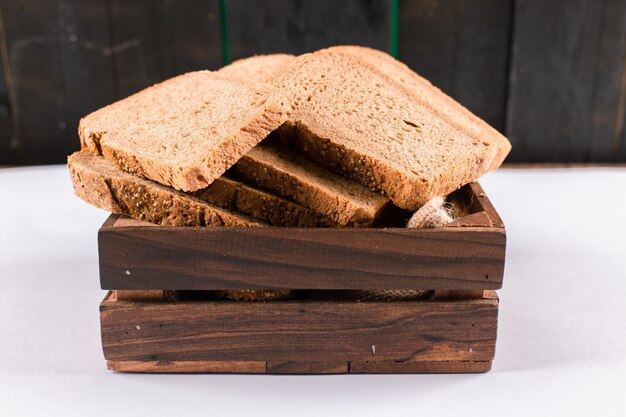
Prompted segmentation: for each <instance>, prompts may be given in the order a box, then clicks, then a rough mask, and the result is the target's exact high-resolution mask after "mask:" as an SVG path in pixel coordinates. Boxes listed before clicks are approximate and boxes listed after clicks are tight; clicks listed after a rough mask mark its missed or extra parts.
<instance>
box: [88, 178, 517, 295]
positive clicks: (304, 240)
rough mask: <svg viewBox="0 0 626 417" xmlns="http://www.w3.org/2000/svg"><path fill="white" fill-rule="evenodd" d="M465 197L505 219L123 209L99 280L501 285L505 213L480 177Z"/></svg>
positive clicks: (279, 285)
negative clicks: (389, 223)
mask: <svg viewBox="0 0 626 417" xmlns="http://www.w3.org/2000/svg"><path fill="white" fill-rule="evenodd" d="M460 195H461V196H464V197H463V198H465V199H466V202H465V203H462V204H464V205H465V206H467V207H466V208H464V209H463V210H462V211H463V213H475V212H477V211H480V212H484V213H487V214H488V215H489V216H490V217H489V219H490V221H491V223H492V224H495V225H496V226H498V227H485V226H484V225H480V227H446V228H438V229H406V228H387V229H381V228H369V229H349V228H348V229H319V228H318V229H315V228H311V229H307V228H260V229H252V228H247V229H237V228H209V227H205V228H189V227H162V226H153V225H152V226H153V227H143V226H142V225H146V224H148V223H145V222H137V221H134V220H125V218H124V217H120V218H119V219H118V220H117V221H116V222H115V223H113V224H112V225H111V223H107V224H105V225H103V227H102V228H101V229H100V232H99V237H98V240H99V252H100V281H101V286H102V288H105V289H118V290H224V289H235V290H237V289H283V288H289V289H356V290H360V289H391V290H399V289H416V288H422V289H423V288H427V289H454V290H471V289H475V290H484V289H497V288H500V287H501V285H502V277H503V272H504V256H505V243H506V236H505V232H504V228H503V226H504V225H503V224H502V220H501V219H500V217H499V216H498V215H497V213H496V211H495V209H494V208H493V206H492V205H491V203H490V202H489V200H488V198H487V196H486V195H485V194H484V192H483V191H482V188H480V186H479V185H477V184H476V185H470V186H468V187H465V188H464V189H462V190H460ZM459 204H461V203H459ZM285 254H289V256H285ZM381 285H382V286H384V288H381Z"/></svg>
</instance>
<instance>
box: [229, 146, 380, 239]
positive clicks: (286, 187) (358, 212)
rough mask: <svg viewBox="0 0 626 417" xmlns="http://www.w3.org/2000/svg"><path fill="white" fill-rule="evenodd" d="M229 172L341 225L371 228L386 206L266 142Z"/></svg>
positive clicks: (367, 192) (369, 193) (375, 196)
mask: <svg viewBox="0 0 626 417" xmlns="http://www.w3.org/2000/svg"><path fill="white" fill-rule="evenodd" d="M232 170H233V171H234V172H235V173H236V174H237V175H238V176H239V177H241V178H243V179H244V180H245V181H246V182H247V183H249V184H253V185H254V186H258V187H261V188H265V189H268V190H270V191H272V192H273V193H276V194H279V195H281V196H284V197H287V198H290V199H292V200H294V201H296V202H298V203H300V204H302V205H303V206H305V207H309V208H311V209H313V210H315V211H316V212H317V213H320V214H323V215H324V216H327V217H329V218H330V219H332V220H333V221H334V222H337V223H339V224H340V225H342V226H356V227H367V226H371V225H372V224H373V223H374V222H375V220H376V219H377V218H378V217H379V216H380V215H381V213H383V211H384V210H385V208H386V207H387V206H388V204H390V203H389V200H388V199H386V198H385V197H382V196H381V195H379V194H376V193H374V192H373V191H371V190H369V189H368V188H366V187H364V186H362V185H361V184H358V183H356V182H354V181H351V180H349V179H347V178H344V177H342V176H339V175H336V174H334V173H332V172H330V171H328V170H326V169H324V168H322V167H321V166H319V165H317V164H315V163H313V162H311V161H309V160H308V159H306V158H304V157H303V156H300V155H297V154H296V153H294V152H293V151H292V150H290V149H287V148H284V147H280V146H278V145H276V144H275V143H273V142H272V141H268V140H266V141H263V142H261V143H260V144H258V145H257V146H255V147H254V148H253V149H251V150H250V151H249V152H248V153H247V154H245V155H244V156H243V157H242V158H241V159H240V160H239V161H237V163H236V164H235V165H234V166H233V168H232Z"/></svg>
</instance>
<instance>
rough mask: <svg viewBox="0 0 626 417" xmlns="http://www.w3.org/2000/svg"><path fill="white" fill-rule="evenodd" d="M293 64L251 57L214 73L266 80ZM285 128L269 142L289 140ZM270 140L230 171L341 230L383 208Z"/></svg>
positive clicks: (369, 220)
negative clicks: (306, 208)
mask: <svg viewBox="0 0 626 417" xmlns="http://www.w3.org/2000/svg"><path fill="white" fill-rule="evenodd" d="M294 59H295V57H294V56H293V55H284V54H274V55H257V56H253V57H250V58H246V59H243V60H239V61H235V62H233V63H232V64H230V65H228V66H226V67H224V68H222V69H221V70H219V72H220V73H222V74H224V75H228V76H230V77H241V78H244V79H254V80H257V81H265V82H266V81H272V80H273V79H274V77H275V76H276V75H277V74H280V71H281V70H282V68H283V67H285V65H287V64H288V63H289V62H291V61H293V60H294ZM291 126H292V125H291V124H289V123H287V124H285V125H283V126H281V128H279V129H278V130H279V131H276V132H274V133H273V134H272V135H271V137H273V138H274V139H280V140H283V141H284V140H286V141H289V140H290V136H291V135H292V134H293V131H292V130H291ZM281 136H282V137H283V138H281ZM271 137H270V138H268V139H267V140H266V141H264V142H263V143H262V144H261V145H259V146H257V147H256V148H253V149H252V150H251V151H250V152H248V153H247V154H246V155H245V156H244V157H242V159H240V160H239V162H237V164H235V166H234V167H233V168H232V170H233V171H234V172H236V173H237V174H238V175H239V176H240V177H241V178H243V179H244V180H246V181H247V182H249V183H251V184H254V185H256V186H260V187H263V188H265V189H268V190H271V191H272V192H274V193H277V194H280V195H282V196H284V197H287V198H290V199H292V200H294V201H297V202H298V203H300V204H302V205H303V206H306V207H309V208H311V209H313V210H315V211H316V212H318V213H320V214H322V215H325V216H329V217H330V218H332V219H333V220H334V221H336V222H338V223H339V224H341V225H344V226H371V225H372V224H373V223H374V221H375V220H376V219H377V218H378V217H380V215H381V213H382V212H383V211H384V209H385V207H386V206H387V205H388V203H389V202H388V200H387V199H385V198H383V197H381V196H380V195H379V194H377V193H374V192H371V191H370V190H368V189H367V188H365V187H363V186H361V185H359V184H357V183H355V182H353V181H349V180H346V179H345V178H343V177H341V176H339V175H336V174H332V173H331V172H329V171H327V170H326V169H323V168H321V167H320V166H318V165H316V164H313V163H311V162H310V161H308V160H306V159H304V158H302V157H300V156H298V155H296V154H294V153H293V152H290V151H289V150H288V149H284V148H281V147H279V146H275V145H273V144H270V143H268V141H271V140H272V139H271Z"/></svg>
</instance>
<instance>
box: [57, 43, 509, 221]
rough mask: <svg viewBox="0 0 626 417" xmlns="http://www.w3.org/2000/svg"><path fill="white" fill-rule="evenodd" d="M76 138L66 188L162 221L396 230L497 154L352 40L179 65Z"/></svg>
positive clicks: (395, 67) (423, 88)
mask: <svg viewBox="0 0 626 417" xmlns="http://www.w3.org/2000/svg"><path fill="white" fill-rule="evenodd" d="M79 136H80V140H81V148H82V149H81V150H80V151H79V152H76V153H75V154H73V155H71V156H70V157H69V168H70V171H71V175H72V181H73V183H74V188H75V190H76V194H77V195H78V196H79V197H81V198H82V199H84V200H85V201H87V202H89V203H91V204H93V205H95V206H97V207H99V208H102V209H105V210H108V211H110V212H114V213H119V214H124V215H127V216H130V217H132V218H135V219H138V220H146V221H149V222H153V223H157V224H162V225H173V226H235V227H264V226H297V227H374V226H389V225H394V226H400V225H403V224H406V220H407V219H408V217H409V216H410V213H411V212H413V211H416V210H418V209H419V208H420V207H421V206H423V205H424V204H425V203H426V202H428V201H429V200H430V199H432V198H433V197H437V196H445V195H447V194H449V193H450V192H452V191H454V190H456V189H458V188H459V187H461V186H463V185H464V184H467V183H469V182H472V181H475V180H476V179H478V177H480V176H481V175H482V174H484V173H485V172H487V171H489V170H493V169H495V168H497V167H498V166H499V165H500V164H501V163H502V161H503V159H504V158H505V157H506V155H507V154H508V152H509V150H510V144H509V142H508V141H507V139H506V138H505V137H504V136H502V135H501V134H500V133H498V132H497V131H496V130H495V129H493V128H491V127H490V126H489V125H487V124H486V123H485V122H483V121H482V120H480V119H479V118H478V117H476V116H475V115H473V114H472V113H471V112H469V111H468V110H467V109H465V108H464V107H463V106H461V105H460V104H459V103H457V102H456V101H454V100H453V99H451V98H450V97H448V96H447V95H445V94H444V93H442V92H441V91H440V90H439V89H437V88H436V87H434V86H432V85H431V84H430V83H429V82H428V81H427V80H425V79H423V78H421V77H420V76H418V75H417V74H415V73H414V72H413V71H411V70H410V69H409V68H408V67H406V66H405V65H404V64H402V63H400V62H398V61H397V60H395V59H394V58H392V57H390V56H389V55H387V54H385V53H383V52H380V51H376V50H373V49H368V48H363V47H356V46H337V47H332V48H328V49H323V50H320V51H317V52H314V53H309V54H305V55H301V56H297V57H296V56H291V55H266V56H256V57H252V58H248V59H244V60H240V61H237V62H235V63H233V64H231V65H229V66H227V67H224V68H222V69H221V70H219V71H217V72H210V71H198V72H192V73H188V74H184V75H181V76H178V77H175V78H172V79H169V80H167V81H164V82H162V83H160V84H157V85H154V86H152V87H149V88H147V89H145V90H143V91H141V92H139V93H137V94H134V95H132V96H130V97H128V98H125V99H123V100H121V101H118V102H116V103H113V104H111V105H109V106H107V107H104V108H102V109H100V110H98V111H96V112H94V113H92V114H90V115H88V116H86V117H85V118H83V119H82V120H81V121H80V125H79ZM399 219H400V220H399ZM402 222H404V223H402Z"/></svg>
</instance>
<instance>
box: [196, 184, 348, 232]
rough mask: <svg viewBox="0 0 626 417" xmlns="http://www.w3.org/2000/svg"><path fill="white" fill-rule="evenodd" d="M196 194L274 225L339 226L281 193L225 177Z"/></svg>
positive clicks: (228, 208) (223, 206) (220, 205)
mask: <svg viewBox="0 0 626 417" xmlns="http://www.w3.org/2000/svg"><path fill="white" fill-rule="evenodd" d="M193 194H194V196H196V197H198V198H199V199H201V200H204V201H207V202H209V203H211V204H214V205H216V206H218V207H222V208H225V209H227V210H231V211H236V212H238V213H242V214H245V215H248V216H250V217H253V218H255V219H259V220H262V221H264V222H267V223H269V224H270V225H272V226H286V227H338V226H339V225H338V224H337V223H336V222H333V221H332V220H331V219H329V218H328V217H325V216H322V215H321V214H318V213H317V212H316V211H315V210H311V209H310V208H307V207H304V206H302V205H300V204H298V203H294V202H293V201H289V200H287V199H285V198H282V197H279V196H277V195H274V194H271V193H268V192H265V191H262V190H258V189H256V188H253V187H250V186H248V185H246V184H244V183H242V182H239V181H237V180H234V179H232V178H228V177H226V176H221V177H219V178H218V179H216V180H215V181H213V184H211V185H209V186H208V187H207V188H205V189H203V190H198V191H195V192H194V193H193Z"/></svg>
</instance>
